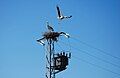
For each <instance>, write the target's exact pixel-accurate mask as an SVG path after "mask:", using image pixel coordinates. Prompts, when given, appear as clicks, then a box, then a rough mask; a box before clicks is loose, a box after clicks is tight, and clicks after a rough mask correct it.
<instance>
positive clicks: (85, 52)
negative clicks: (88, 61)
mask: <svg viewBox="0 0 120 78" xmlns="http://www.w3.org/2000/svg"><path fill="white" fill-rule="evenodd" d="M61 43H63V44H64V45H69V44H67V43H64V42H61ZM71 47H72V48H73V49H75V50H78V51H79V52H82V53H84V54H87V55H89V56H91V57H94V58H96V59H97V60H100V61H102V62H105V63H108V64H110V65H112V66H114V67H117V68H120V66H118V65H116V64H113V63H111V62H109V61H107V60H104V59H101V58H99V57H97V56H95V55H92V54H90V53H88V52H87V51H84V50H81V49H78V48H76V47H74V46H72V45H71Z"/></svg>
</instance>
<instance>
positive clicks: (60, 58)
mask: <svg viewBox="0 0 120 78" xmlns="http://www.w3.org/2000/svg"><path fill="white" fill-rule="evenodd" d="M47 27H48V31H47V32H45V33H44V34H43V37H42V38H41V39H38V40H37V42H39V43H40V44H42V45H43V46H46V47H47V48H46V50H47V51H46V70H47V71H46V74H45V75H46V78H55V75H56V74H57V73H59V72H61V71H63V70H65V69H66V68H67V67H66V66H67V65H68V59H69V58H70V55H71V54H70V53H69V54H68V53H65V51H61V52H59V53H56V52H55V49H54V44H55V42H56V43H57V42H58V41H59V40H58V38H59V36H62V35H64V36H65V37H67V38H70V36H69V34H67V33H65V32H55V31H54V30H53V28H52V27H51V26H50V25H49V24H47ZM44 41H46V42H47V44H45V42H44Z"/></svg>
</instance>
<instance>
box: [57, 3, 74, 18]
mask: <svg viewBox="0 0 120 78" xmlns="http://www.w3.org/2000/svg"><path fill="white" fill-rule="evenodd" d="M56 8H57V14H58V17H57V18H58V19H59V20H62V19H64V18H71V17H72V15H70V16H63V15H62V13H61V11H60V8H59V7H58V5H57V6H56Z"/></svg>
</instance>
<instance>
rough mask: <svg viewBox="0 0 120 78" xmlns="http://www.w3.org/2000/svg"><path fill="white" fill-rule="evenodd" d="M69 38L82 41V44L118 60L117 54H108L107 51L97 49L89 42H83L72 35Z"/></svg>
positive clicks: (119, 58)
mask: <svg viewBox="0 0 120 78" xmlns="http://www.w3.org/2000/svg"><path fill="white" fill-rule="evenodd" d="M71 39H74V40H76V41H79V42H80V43H82V44H84V45H86V46H88V47H90V48H93V49H96V50H98V51H99V52H101V53H103V54H105V55H108V56H111V57H113V58H115V59H118V60H120V57H117V56H114V55H112V54H109V53H108V52H106V51H103V50H101V49H99V48H97V47H94V46H92V45H90V44H87V43H86V42H83V41H81V40H79V39H76V38H73V37H71Z"/></svg>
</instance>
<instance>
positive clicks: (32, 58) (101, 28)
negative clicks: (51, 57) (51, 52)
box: [0, 0, 120, 78]
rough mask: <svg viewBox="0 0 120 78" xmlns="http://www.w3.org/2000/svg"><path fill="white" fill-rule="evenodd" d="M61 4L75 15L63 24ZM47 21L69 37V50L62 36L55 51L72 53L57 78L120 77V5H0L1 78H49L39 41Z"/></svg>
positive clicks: (37, 0)
mask: <svg viewBox="0 0 120 78" xmlns="http://www.w3.org/2000/svg"><path fill="white" fill-rule="evenodd" d="M57 4H58V5H59V6H60V9H61V10H62V12H63V14H64V15H72V16H73V17H72V18H71V19H69V20H63V21H62V22H61V23H60V25H59V24H58V20H57V18H56V17H57V14H56V5H57ZM46 21H49V22H50V24H52V25H53V26H54V29H55V30H56V31H65V32H67V33H69V34H70V35H71V38H70V39H69V41H70V45H71V47H70V45H66V44H68V40H67V39H66V38H64V37H60V39H59V41H60V42H58V43H57V44H56V51H60V49H61V48H62V49H64V50H68V49H70V48H71V50H70V51H71V53H72V58H71V59H70V62H69V66H68V69H66V70H65V71H63V72H61V73H59V74H57V75H56V77H57V78H120V59H118V58H120V35H119V34H120V1H119V0H69V1H65V0H0V43H1V44H0V78H45V74H44V73H45V58H44V57H45V52H44V47H43V46H41V45H39V44H37V43H36V39H38V38H41V37H42V33H43V32H44V31H46V26H45V25H46ZM81 41H82V42H85V43H87V44H89V45H90V46H94V47H96V48H99V49H100V50H103V51H104V53H103V51H102V52H100V51H99V50H97V49H95V48H94V47H90V46H89V45H86V44H83V43H82V42H81ZM62 42H64V43H65V44H62ZM58 44H59V46H61V48H60V47H59V46H58ZM66 46H67V47H66ZM105 53H107V54H105ZM108 54H110V55H112V56H115V57H118V58H113V57H112V56H110V55H108Z"/></svg>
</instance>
